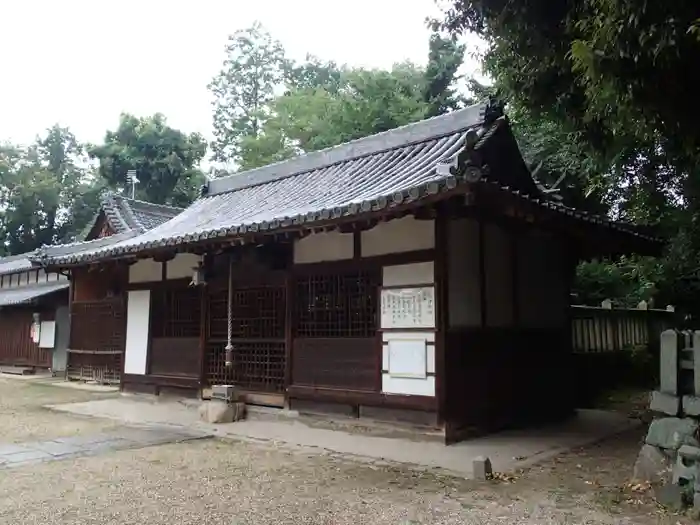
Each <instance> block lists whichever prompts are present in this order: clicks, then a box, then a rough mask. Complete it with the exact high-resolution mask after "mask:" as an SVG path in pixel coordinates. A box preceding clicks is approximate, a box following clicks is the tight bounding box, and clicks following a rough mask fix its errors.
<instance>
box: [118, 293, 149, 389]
mask: <svg viewBox="0 0 700 525" xmlns="http://www.w3.org/2000/svg"><path fill="white" fill-rule="evenodd" d="M127 301H128V302H127V308H126V350H125V352H124V354H125V355H124V373H125V374H138V375H145V374H146V359H147V356H148V335H149V334H148V327H149V317H150V313H151V292H150V291H149V290H133V291H130V292H129V295H128V299H127Z"/></svg>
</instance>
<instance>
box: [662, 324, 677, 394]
mask: <svg viewBox="0 0 700 525" xmlns="http://www.w3.org/2000/svg"><path fill="white" fill-rule="evenodd" d="M659 368H660V370H659V380H660V383H661V384H660V387H659V390H661V392H663V393H664V394H670V395H672V396H677V395H678V334H677V333H676V331H675V330H665V331H664V332H662V333H661V351H660V353H659Z"/></svg>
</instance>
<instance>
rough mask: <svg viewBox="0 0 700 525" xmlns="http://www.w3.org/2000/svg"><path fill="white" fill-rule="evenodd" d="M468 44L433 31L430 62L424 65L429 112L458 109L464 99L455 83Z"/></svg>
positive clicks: (433, 114)
mask: <svg viewBox="0 0 700 525" xmlns="http://www.w3.org/2000/svg"><path fill="white" fill-rule="evenodd" d="M465 50H466V47H465V46H464V45H463V44H460V43H459V42H458V40H457V39H456V38H455V37H454V36H444V35H443V34H441V33H439V32H433V33H432V34H431V35H430V44H429V51H428V66H427V67H426V69H425V87H424V95H423V100H424V101H425V102H427V103H428V104H429V105H430V107H429V109H428V111H427V116H429V117H434V116H437V115H442V114H443V113H447V112H448V111H452V110H455V109H459V108H460V107H461V106H462V104H463V103H464V102H465V100H464V97H463V96H461V95H460V94H459V93H458V92H457V89H456V87H455V82H456V81H457V80H458V78H459V77H458V75H457V72H458V70H459V68H460V67H461V66H462V64H463V63H464V52H465Z"/></svg>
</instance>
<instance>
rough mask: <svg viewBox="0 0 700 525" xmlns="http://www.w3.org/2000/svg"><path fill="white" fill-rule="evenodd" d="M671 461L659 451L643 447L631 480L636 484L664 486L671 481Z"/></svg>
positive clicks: (649, 446) (650, 447) (647, 446)
mask: <svg viewBox="0 0 700 525" xmlns="http://www.w3.org/2000/svg"><path fill="white" fill-rule="evenodd" d="M672 474H673V460H671V459H670V458H669V457H668V455H667V454H664V453H663V452H662V451H661V450H660V449H658V448H656V447H654V446H651V445H643V446H642V449H641V450H640V451H639V456H637V461H636V462H635V464H634V472H633V475H632V479H633V480H635V481H638V482H645V481H648V482H649V483H653V484H665V483H669V482H670V481H671V478H672Z"/></svg>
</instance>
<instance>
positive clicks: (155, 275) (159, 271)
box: [129, 259, 192, 283]
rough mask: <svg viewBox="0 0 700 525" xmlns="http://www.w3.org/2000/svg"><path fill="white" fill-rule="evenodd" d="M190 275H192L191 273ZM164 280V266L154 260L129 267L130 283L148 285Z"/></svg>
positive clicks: (136, 263)
mask: <svg viewBox="0 0 700 525" xmlns="http://www.w3.org/2000/svg"><path fill="white" fill-rule="evenodd" d="M190 275H192V273H191V272H190ZM162 278H163V265H162V263H159V262H156V261H154V260H153V259H141V260H139V261H136V262H135V263H134V264H132V265H131V266H129V282H130V283H148V282H152V281H160V280H162Z"/></svg>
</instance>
